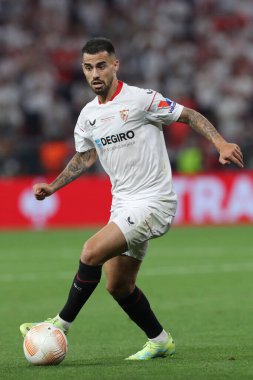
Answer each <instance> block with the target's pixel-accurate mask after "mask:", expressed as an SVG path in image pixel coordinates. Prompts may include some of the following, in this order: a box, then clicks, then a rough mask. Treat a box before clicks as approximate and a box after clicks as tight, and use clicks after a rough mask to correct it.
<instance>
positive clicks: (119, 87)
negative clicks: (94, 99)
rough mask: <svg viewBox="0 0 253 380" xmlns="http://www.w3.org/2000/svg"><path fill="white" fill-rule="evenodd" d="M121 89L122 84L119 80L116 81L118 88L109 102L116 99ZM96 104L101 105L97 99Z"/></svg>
mask: <svg viewBox="0 0 253 380" xmlns="http://www.w3.org/2000/svg"><path fill="white" fill-rule="evenodd" d="M122 87H123V82H122V81H121V80H119V81H118V86H117V88H116V91H115V92H114V94H113V95H112V97H111V98H110V99H109V102H111V101H112V100H113V99H114V98H116V96H117V95H119V93H120V91H121V90H122ZM98 103H99V104H102V103H101V102H100V100H99V99H98Z"/></svg>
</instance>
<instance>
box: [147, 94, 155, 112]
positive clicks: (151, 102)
mask: <svg viewBox="0 0 253 380" xmlns="http://www.w3.org/2000/svg"><path fill="white" fill-rule="evenodd" d="M156 94H157V92H155V95H154V96H153V99H152V102H151V103H150V106H149V107H148V109H147V111H149V110H150V108H151V106H152V104H153V101H154V99H155V96H156Z"/></svg>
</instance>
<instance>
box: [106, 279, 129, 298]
mask: <svg viewBox="0 0 253 380" xmlns="http://www.w3.org/2000/svg"><path fill="white" fill-rule="evenodd" d="M134 287H135V284H134V283H128V284H126V283H117V282H111V283H110V282H108V283H107V284H106V290H107V291H108V292H109V293H110V295H111V296H112V297H113V298H115V299H121V298H125V297H127V296H129V295H130V294H131V293H133V291H134Z"/></svg>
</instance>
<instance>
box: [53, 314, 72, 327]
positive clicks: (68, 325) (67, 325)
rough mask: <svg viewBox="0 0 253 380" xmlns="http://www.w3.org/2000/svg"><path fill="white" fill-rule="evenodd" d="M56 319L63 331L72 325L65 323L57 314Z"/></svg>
mask: <svg viewBox="0 0 253 380" xmlns="http://www.w3.org/2000/svg"><path fill="white" fill-rule="evenodd" d="M57 319H58V320H59V321H60V322H61V324H62V326H63V327H64V329H66V330H68V329H69V328H70V326H71V324H72V322H67V321H64V319H62V318H61V317H60V316H59V314H57Z"/></svg>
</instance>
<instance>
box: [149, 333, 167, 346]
mask: <svg viewBox="0 0 253 380" xmlns="http://www.w3.org/2000/svg"><path fill="white" fill-rule="evenodd" d="M167 339H168V334H167V333H166V331H165V330H163V331H162V332H161V334H159V335H158V336H157V337H155V338H153V339H149V340H150V341H151V342H153V343H162V342H165V341H166V340H167Z"/></svg>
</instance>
